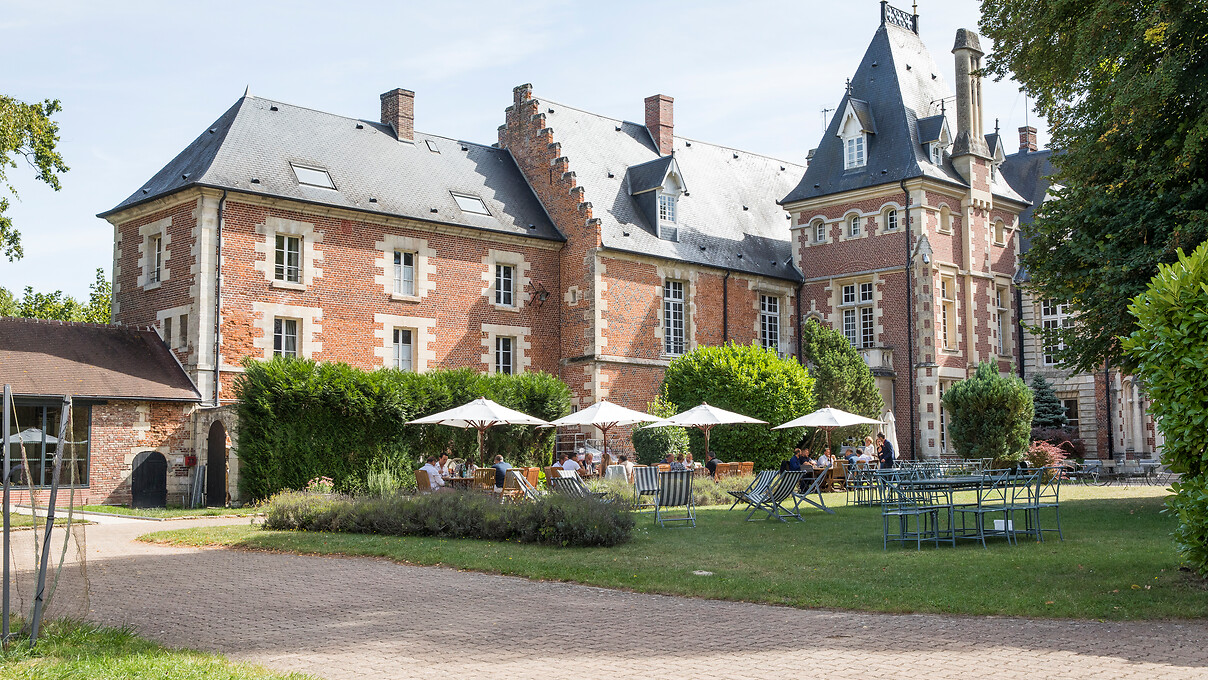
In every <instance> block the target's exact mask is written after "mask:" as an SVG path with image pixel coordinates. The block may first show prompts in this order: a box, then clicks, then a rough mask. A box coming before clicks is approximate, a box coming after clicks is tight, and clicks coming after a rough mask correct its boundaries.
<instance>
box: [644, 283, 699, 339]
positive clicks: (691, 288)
mask: <svg viewBox="0 0 1208 680" xmlns="http://www.w3.org/2000/svg"><path fill="white" fill-rule="evenodd" d="M655 276H657V277H658V280H659V284H658V289H657V291H656V295H658V304H657V306H656V314H657V316H658V318H657V321H658V323H657V324H656V325H655V328H654V337H655V338H656V339H657V340H658V343H659V356H660V357H662V358H663V359H674V358H675V357H677V356H681V355H678V354H668V353H667V352H666V349H667V343H666V342H665V341H664V337H663V332H664V329H665V328H666V324H667V319H666V318H665V317H666V314H665V310H666V305H664V304H663V290H664V286H665V285H666V283H667V281H668V279H670V280H672V281H682V282H683V284H684V353H685V354H687V353H688V352H691V351H692V350H694V349H696V279H697V272H696V270H694V269H689V268H688V267H675V266H665V265H659V266H656V267H655Z"/></svg>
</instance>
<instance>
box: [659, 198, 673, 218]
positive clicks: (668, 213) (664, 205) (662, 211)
mask: <svg viewBox="0 0 1208 680" xmlns="http://www.w3.org/2000/svg"><path fill="white" fill-rule="evenodd" d="M675 203H676V197H675V196H674V195H672V194H665V193H659V222H666V223H667V224H675Z"/></svg>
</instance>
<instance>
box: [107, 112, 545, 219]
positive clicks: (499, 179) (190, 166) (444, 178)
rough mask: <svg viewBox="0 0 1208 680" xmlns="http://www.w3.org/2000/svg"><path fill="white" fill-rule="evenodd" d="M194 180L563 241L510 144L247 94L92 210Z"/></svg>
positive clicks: (126, 205) (200, 183) (177, 187)
mask: <svg viewBox="0 0 1208 680" xmlns="http://www.w3.org/2000/svg"><path fill="white" fill-rule="evenodd" d="M429 143H431V145H432V146H434V147H435V148H436V149H438V150H439V153H437V152H435V151H433V150H432V149H431V148H430V146H429ZM291 162H293V163H296V164H300V165H306V166H313V167H318V168H324V169H326V170H327V171H328V172H329V173H330V175H331V178H332V180H333V182H334V184H335V185H336V190H334V191H333V190H330V189H321V188H317V187H311V186H306V185H302V184H299V183H298V180H297V178H296V177H295V176H294V172H293V170H292V169H291V168H290V163H291ZM253 179H258V180H259V182H258V183H252V180H253ZM191 186H205V187H215V188H219V189H233V190H238V191H241V192H245V193H251V194H260V195H265V196H274V197H280V198H288V199H293V200H297V201H303V202H307V203H317V204H322V205H328V206H336V207H341V208H348V209H352V210H358V211H364V212H369V213H377V214H384V215H391V216H397V217H409V218H413V219H417V220H423V221H426V222H437V223H442V224H454V225H459V226H463V227H469V228H472V229H482V230H487V231H495V232H503V233H509V234H516V235H526V236H532V237H535V238H540V239H547V240H557V241H562V240H565V237H563V235H562V234H561V233H560V232H559V231H558V230H557V228H556V227H554V224H553V222H552V221H551V220H550V218H549V215H548V214H547V213H546V212H545V208H544V207H543V206H542V205H541V203H540V201H538V199H537V197H536V195H535V194H534V193H533V191H532V188H531V187H529V185H528V183H527V182H526V181H525V179H524V175H523V174H522V173H521V172H520V169H519V168H518V167H517V166H516V162H515V161H514V160H513V159H512V156H511V154H509V153H508V152H507V151H504V150H501V149H498V148H494V147H491V146H485V145H482V144H474V143H470V142H465V141H461V140H455V139H450V138H448V137H438V136H436V135H429V134H424V133H422V132H416V133H415V143H414V144H411V143H405V142H399V141H398V140H397V139H396V138H395V136H394V134H393V132H391V130H390V127H389V126H386V125H381V124H380V123H375V122H372V121H368V120H358V119H354V118H346V117H344V116H337V115H334V114H330V113H324V112H322V111H315V110H313V109H307V108H303V107H300V106H292V105H290V104H285V103H282V102H276V101H271V100H268V99H263V98H260V97H253V96H250V95H245V96H243V97H242V98H241V99H240V100H239V101H238V102H236V103H235V105H234V106H232V107H231V108H230V109H228V110H227V111H226V113H224V114H222V116H220V117H219V118H218V120H216V121H215V122H214V124H213V125H211V126H210V127H209V128H208V129H207V130H206V131H205V132H202V133H201V136H199V137H198V138H197V139H196V140H194V141H193V143H192V144H190V145H189V146H188V147H187V148H185V150H184V151H182V152H181V153H180V154H179V155H178V156H177V157H176V158H174V159H172V160H171V161H170V162H169V163H168V164H167V165H166V166H164V168H163V169H162V170H160V171H159V172H158V173H156V174H155V176H154V177H152V178H151V179H150V180H149V181H148V182H147V183H146V184H145V185H144V186H143V187H142V188H140V189H139V190H138V191H135V192H134V194H132V195H131V196H130V197H129V198H127V199H126V200H124V201H122V202H121V203H119V204H118V205H117V206H116V207H114V208H113V209H112V210H109V211H106V212H104V213H101V214H100V215H99V217H105V216H107V215H111V214H113V213H115V212H118V211H120V210H124V209H126V208H129V207H131V206H135V205H138V204H140V203H144V202H146V201H150V200H153V199H155V198H158V197H161V196H164V195H166V194H170V193H172V192H174V191H179V190H181V189H184V188H186V187H191ZM450 192H457V193H464V194H468V195H471V196H478V197H479V198H481V199H482V200H483V201H484V202H485V203H486V205H487V208H488V210H489V211H490V213H491V214H490V215H478V214H474V213H467V212H464V211H462V210H461V209H460V208H459V207H458V205H457V203H456V201H454V199H453V196H452V194H451V193H450ZM370 199H376V200H375V201H374V202H371V201H370ZM434 208H435V209H436V212H432V210H433V209H434ZM530 225H532V226H531V228H530Z"/></svg>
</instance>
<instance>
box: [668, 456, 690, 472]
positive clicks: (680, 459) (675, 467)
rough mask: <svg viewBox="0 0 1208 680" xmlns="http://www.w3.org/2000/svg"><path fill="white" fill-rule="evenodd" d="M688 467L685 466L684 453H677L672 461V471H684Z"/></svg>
mask: <svg viewBox="0 0 1208 680" xmlns="http://www.w3.org/2000/svg"><path fill="white" fill-rule="evenodd" d="M668 458H670V456H668ZM687 469H688V468H686V467H684V454H682V453H681V454H678V455H676V456H675V460H673V461H671V472H683V471H684V470H687Z"/></svg>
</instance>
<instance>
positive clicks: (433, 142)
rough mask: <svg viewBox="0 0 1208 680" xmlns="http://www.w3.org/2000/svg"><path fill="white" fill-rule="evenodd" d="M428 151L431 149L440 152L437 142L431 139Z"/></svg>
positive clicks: (433, 151)
mask: <svg viewBox="0 0 1208 680" xmlns="http://www.w3.org/2000/svg"><path fill="white" fill-rule="evenodd" d="M428 151H431V152H432V153H440V147H438V146H436V142H435V141H434V140H431V139H429V140H428Z"/></svg>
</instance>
